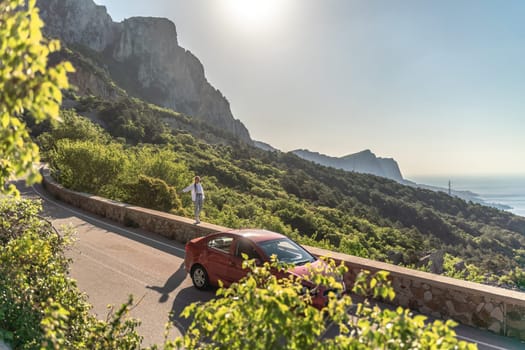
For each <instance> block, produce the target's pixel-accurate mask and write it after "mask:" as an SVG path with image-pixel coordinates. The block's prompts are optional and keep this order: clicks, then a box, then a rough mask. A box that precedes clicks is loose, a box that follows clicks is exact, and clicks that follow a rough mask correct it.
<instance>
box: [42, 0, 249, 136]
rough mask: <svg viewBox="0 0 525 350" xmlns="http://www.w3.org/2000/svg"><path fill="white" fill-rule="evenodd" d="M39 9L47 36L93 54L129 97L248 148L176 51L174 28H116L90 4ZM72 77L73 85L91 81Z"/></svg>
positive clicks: (73, 1) (213, 92)
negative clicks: (217, 131)
mask: <svg viewBox="0 0 525 350" xmlns="http://www.w3.org/2000/svg"><path fill="white" fill-rule="evenodd" d="M38 6H39V7H40V9H41V12H40V13H41V17H42V19H43V20H44V22H45V23H46V26H45V28H44V31H45V33H46V34H47V35H48V36H50V37H53V38H59V39H60V40H61V41H63V42H65V43H66V44H69V45H70V46H72V47H75V46H81V47H85V48H88V49H90V50H93V51H95V52H96V53H97V54H98V55H99V56H100V58H101V59H102V60H103V62H104V64H105V66H106V68H107V70H108V72H109V75H110V76H111V78H112V79H113V80H114V81H115V82H117V83H118V84H119V85H120V86H121V87H122V88H123V89H125V90H126V91H128V93H130V94H131V95H134V96H137V97H139V98H142V99H144V100H146V101H148V102H152V103H155V104H158V105H160V106H164V107H168V108H172V109H174V110H176V111H178V112H182V113H185V114H188V115H190V116H193V117H196V118H198V119H201V120H202V121H204V122H205V123H208V124H211V125H212V126H213V127H215V128H217V129H221V130H225V131H227V132H229V133H232V134H233V135H235V136H236V137H237V138H239V139H240V140H242V141H244V142H248V143H251V142H252V141H251V138H250V135H249V132H248V130H247V129H246V127H245V126H244V125H243V124H242V123H241V122H240V121H239V120H236V119H234V117H233V115H232V113H231V110H230V104H229V102H228V101H227V100H226V98H225V97H224V96H223V95H222V94H221V92H220V91H219V90H217V89H215V88H214V87H213V86H211V85H210V83H209V82H208V81H207V80H206V77H205V74H204V68H203V66H202V64H201V63H200V61H199V60H198V59H197V58H196V57H195V56H194V55H193V54H192V53H191V52H189V51H187V50H185V49H184V48H182V47H180V46H179V44H178V42H177V31H176V28H175V24H173V22H171V21H169V20H168V19H164V18H151V17H147V18H146V17H133V18H129V19H126V20H124V21H123V22H120V23H115V22H113V20H112V19H111V17H110V16H109V15H108V13H107V11H106V8H105V7H104V6H98V5H96V4H95V3H94V2H93V1H92V0H44V1H40V2H38ZM76 74H77V75H78V76H77V77H75V78H73V81H75V80H77V81H80V80H81V79H82V80H85V79H88V78H87V76H88V75H89V74H88V73H87V72H83V71H79V72H78V73H76ZM79 76H82V78H80V77H79Z"/></svg>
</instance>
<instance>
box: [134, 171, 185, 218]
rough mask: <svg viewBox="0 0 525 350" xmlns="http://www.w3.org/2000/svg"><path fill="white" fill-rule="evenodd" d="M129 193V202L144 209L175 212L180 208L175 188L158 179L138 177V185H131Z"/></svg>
mask: <svg viewBox="0 0 525 350" xmlns="http://www.w3.org/2000/svg"><path fill="white" fill-rule="evenodd" d="M130 192H131V193H130V199H129V202H130V203H132V204H136V205H139V206H142V207H145V208H151V209H155V210H163V211H170V210H175V211H177V210H179V209H180V208H181V206H182V204H181V201H180V199H179V197H178V196H177V191H176V190H175V188H173V187H171V186H168V185H167V184H166V182H164V181H162V180H160V179H156V178H151V177H148V176H145V175H139V179H138V183H137V184H134V185H132V187H131V189H130Z"/></svg>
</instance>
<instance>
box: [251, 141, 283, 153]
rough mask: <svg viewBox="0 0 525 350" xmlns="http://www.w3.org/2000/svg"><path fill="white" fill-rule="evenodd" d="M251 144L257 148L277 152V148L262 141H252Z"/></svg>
mask: <svg viewBox="0 0 525 350" xmlns="http://www.w3.org/2000/svg"><path fill="white" fill-rule="evenodd" d="M253 145H254V146H255V147H257V148H259V149H262V150H263V151H270V152H279V150H278V149H277V148H275V147H273V146H272V145H270V144H268V143H266V142H262V141H253Z"/></svg>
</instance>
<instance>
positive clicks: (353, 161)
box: [291, 149, 404, 182]
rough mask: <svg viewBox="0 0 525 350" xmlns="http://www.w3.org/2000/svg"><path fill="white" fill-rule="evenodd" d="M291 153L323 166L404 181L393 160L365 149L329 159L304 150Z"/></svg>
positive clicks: (326, 156)
mask: <svg viewBox="0 0 525 350" xmlns="http://www.w3.org/2000/svg"><path fill="white" fill-rule="evenodd" d="M291 152H292V153H294V154H295V155H297V156H299V157H301V158H303V159H306V160H309V161H312V162H314V163H318V164H321V165H324V166H329V167H332V168H336V169H343V170H346V171H355V172H358V173H364V174H372V175H376V176H382V177H386V178H388V179H392V180H395V181H397V182H403V181H404V179H403V175H402V174H401V170H400V169H399V165H398V164H397V162H396V161H395V160H394V159H393V158H381V157H377V156H376V155H375V154H374V153H373V152H372V151H370V150H369V149H365V150H363V151H361V152H357V153H353V154H348V155H346V156H343V157H331V156H328V155H325V154H321V153H318V152H313V151H309V150H306V149H297V150H294V151H291Z"/></svg>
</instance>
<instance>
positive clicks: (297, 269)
mask: <svg viewBox="0 0 525 350" xmlns="http://www.w3.org/2000/svg"><path fill="white" fill-rule="evenodd" d="M242 253H244V254H246V255H248V258H249V259H256V260H258V261H259V262H260V263H262V262H265V261H270V256H272V255H276V256H277V260H278V261H281V262H284V263H288V264H291V265H294V267H293V268H291V269H290V270H289V271H288V272H289V273H292V274H294V275H296V276H306V275H307V274H308V273H309V271H310V270H309V269H308V268H307V267H306V264H307V263H310V265H311V266H312V267H313V268H315V269H317V268H319V267H322V266H323V265H326V263H325V262H324V261H322V260H319V259H317V258H316V257H314V256H313V255H312V254H310V253H309V252H307V251H306V250H305V249H304V248H303V247H301V246H300V245H299V244H297V243H295V242H294V241H292V240H291V239H290V238H288V237H286V236H284V235H281V234H279V233H275V232H271V231H266V230H259V229H255V230H232V231H227V232H220V233H214V234H210V235H207V236H204V237H199V238H195V239H192V240H191V241H189V242H188V243H187V244H186V257H185V260H184V265H185V268H186V272H187V273H189V274H190V276H191V280H192V281H193V285H194V286H195V287H196V288H198V289H206V288H208V287H209V286H210V285H213V286H217V285H218V281H219V280H221V281H222V282H223V283H224V285H225V286H229V285H230V284H231V283H233V282H237V281H239V280H240V279H241V278H243V277H244V276H246V274H247V270H245V269H243V268H242V262H243V258H242V255H241V254H242ZM305 285H306V286H307V287H308V288H309V289H315V293H312V303H313V305H314V306H315V307H317V308H319V309H321V308H322V307H323V306H325V305H326V302H327V295H328V291H329V290H327V289H326V288H322V287H318V288H314V287H315V286H313V285H308V282H307V281H305ZM343 286H344V285H343Z"/></svg>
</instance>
